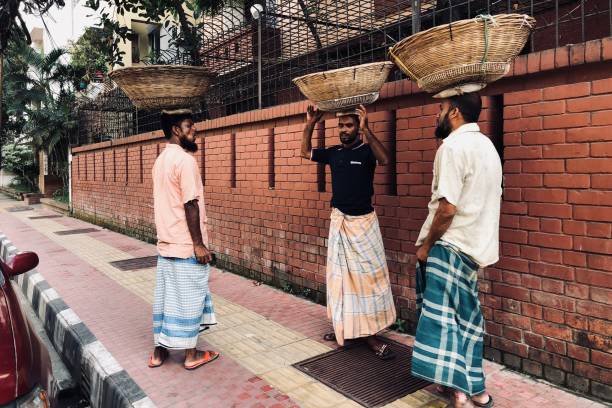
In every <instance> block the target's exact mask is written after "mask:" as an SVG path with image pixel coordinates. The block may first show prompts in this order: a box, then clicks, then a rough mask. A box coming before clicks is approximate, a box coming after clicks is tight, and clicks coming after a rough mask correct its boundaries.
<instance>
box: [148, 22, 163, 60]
mask: <svg viewBox="0 0 612 408" xmlns="http://www.w3.org/2000/svg"><path fill="white" fill-rule="evenodd" d="M159 52H160V30H159V28H156V29H155V30H153V31H151V32H150V33H149V59H150V60H151V61H157V60H158V59H159Z"/></svg>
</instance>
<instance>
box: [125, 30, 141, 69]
mask: <svg viewBox="0 0 612 408" xmlns="http://www.w3.org/2000/svg"><path fill="white" fill-rule="evenodd" d="M128 40H130V42H131V43H132V64H138V63H139V62H140V47H139V41H140V37H139V36H138V34H130V35H129V36H128Z"/></svg>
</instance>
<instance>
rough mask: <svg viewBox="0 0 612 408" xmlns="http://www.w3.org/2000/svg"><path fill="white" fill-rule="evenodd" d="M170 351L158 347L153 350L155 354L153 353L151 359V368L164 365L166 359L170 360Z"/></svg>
mask: <svg viewBox="0 0 612 408" xmlns="http://www.w3.org/2000/svg"><path fill="white" fill-rule="evenodd" d="M168 354H169V353H168V349H166V348H164V347H161V346H157V347H155V348H154V349H153V353H151V357H149V367H151V368H155V367H159V366H161V365H162V364H164V361H166V358H168Z"/></svg>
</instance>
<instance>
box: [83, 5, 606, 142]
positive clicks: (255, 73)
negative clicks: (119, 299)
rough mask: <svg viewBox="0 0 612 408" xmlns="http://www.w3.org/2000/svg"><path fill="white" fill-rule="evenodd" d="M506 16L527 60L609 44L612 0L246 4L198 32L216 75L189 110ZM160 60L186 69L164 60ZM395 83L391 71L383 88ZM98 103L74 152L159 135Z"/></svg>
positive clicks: (155, 120)
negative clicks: (521, 27) (426, 35)
mask: <svg viewBox="0 0 612 408" xmlns="http://www.w3.org/2000/svg"><path fill="white" fill-rule="evenodd" d="M255 3H259V4H262V5H263V13H260V15H259V19H255V18H253V16H252V15H251V13H250V9H251V7H252V6H253V5H254V4H255ZM508 12H512V13H522V14H529V15H532V16H534V17H535V18H536V20H537V26H536V29H535V31H534V33H533V34H532V36H531V38H530V40H529V42H528V44H527V46H526V47H525V49H524V50H523V53H528V52H532V51H539V50H544V49H549V48H554V47H558V46H562V45H566V44H571V43H580V42H584V41H588V40H592V39H597V38H604V37H607V36H610V35H612V0H573V1H570V0H246V2H245V4H244V7H241V8H232V9H228V10H226V11H225V12H224V13H222V14H221V15H219V16H216V17H213V18H209V19H208V20H207V21H205V23H204V25H203V27H204V28H202V29H201V31H200V36H201V44H202V46H201V56H202V61H203V62H202V64H203V65H204V66H206V67H208V68H210V69H211V70H212V71H215V72H217V73H218V74H219V75H218V78H217V81H216V82H215V84H214V85H213V86H212V87H211V89H210V92H209V94H208V96H207V98H206V100H205V101H203V102H202V104H201V105H200V106H197V107H195V110H196V111H197V112H198V118H216V117H222V116H226V115H231V114H234V113H239V112H245V111H249V110H253V109H258V108H263V107H269V106H274V105H279V104H284V103H288V102H293V101H297V100H300V99H302V98H303V97H302V95H301V94H300V93H299V91H298V89H297V88H296V87H295V86H294V85H293V83H292V82H291V80H292V79H293V78H295V77H298V76H300V75H305V74H308V73H312V72H317V71H325V70H329V69H334V68H340V67H347V66H353V65H358V64H363V63H368V62H374V61H381V60H384V59H386V58H387V51H388V49H389V47H391V46H392V45H394V44H395V43H396V42H397V41H399V40H401V39H402V38H405V37H407V36H409V35H411V34H412V33H415V32H418V31H422V30H425V29H428V28H430V27H433V26H437V25H441V24H446V23H448V22H450V21H457V20H460V19H464V18H471V17H475V16H477V15H480V14H493V15H495V14H499V13H508ZM260 50H261V52H260ZM160 60H162V61H164V62H166V63H184V62H185V61H184V55H182V54H181V53H178V52H173V53H171V52H168V51H166V52H165V53H162V54H161V56H160V58H158V59H156V60H155V62H156V63H158V62H159V61H160ZM401 78H402V74H401V72H400V71H399V70H396V71H395V73H394V74H393V75H392V76H391V77H390V78H389V80H398V79H401ZM103 98H105V99H104V100H103V103H99V102H97V103H93V102H89V103H85V104H82V105H81V107H80V109H79V115H80V118H81V117H82V118H83V120H80V121H79V123H80V126H79V136H78V143H79V144H87V143H92V142H96V141H100V140H104V139H110V138H116V137H124V136H127V135H130V134H137V133H141V132H144V131H149V130H154V129H158V128H159V112H139V111H137V110H136V109H135V108H134V107H133V106H131V104H130V103H129V101H127V99H126V97H125V95H123V94H122V93H121V92H119V91H113V92H111V93H107V94H105V95H104V96H103ZM113 98H114V99H117V100H114V99H113ZM121 98H123V101H120V99H121ZM117 106H120V107H121V108H120V109H118V108H116V107H117ZM104 112H107V113H104ZM108 112H111V113H108ZM92 117H97V119H92ZM102 118H103V119H102ZM92 123H94V124H95V126H94V125H92Z"/></svg>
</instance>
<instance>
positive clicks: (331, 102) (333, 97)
mask: <svg viewBox="0 0 612 408" xmlns="http://www.w3.org/2000/svg"><path fill="white" fill-rule="evenodd" d="M391 69H393V64H392V63H391V62H389V61H383V62H374V63H370V64H363V65H358V66H356V67H347V68H339V69H333V70H331V71H325V72H317V73H314V74H308V75H304V76H301V77H298V78H295V79H294V80H293V82H294V83H295V84H296V85H297V86H298V88H300V91H302V93H303V94H304V96H306V97H307V98H308V99H310V100H311V101H313V102H314V103H316V104H317V106H318V107H319V109H321V110H324V111H332V112H333V111H340V110H347V109H350V108H352V107H355V106H357V105H361V104H364V105H365V104H369V103H372V102H374V101H376V100H377V99H378V93H379V91H380V88H381V87H382V86H383V84H384V83H385V81H386V80H387V77H388V76H389V73H390V72H391Z"/></svg>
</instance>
